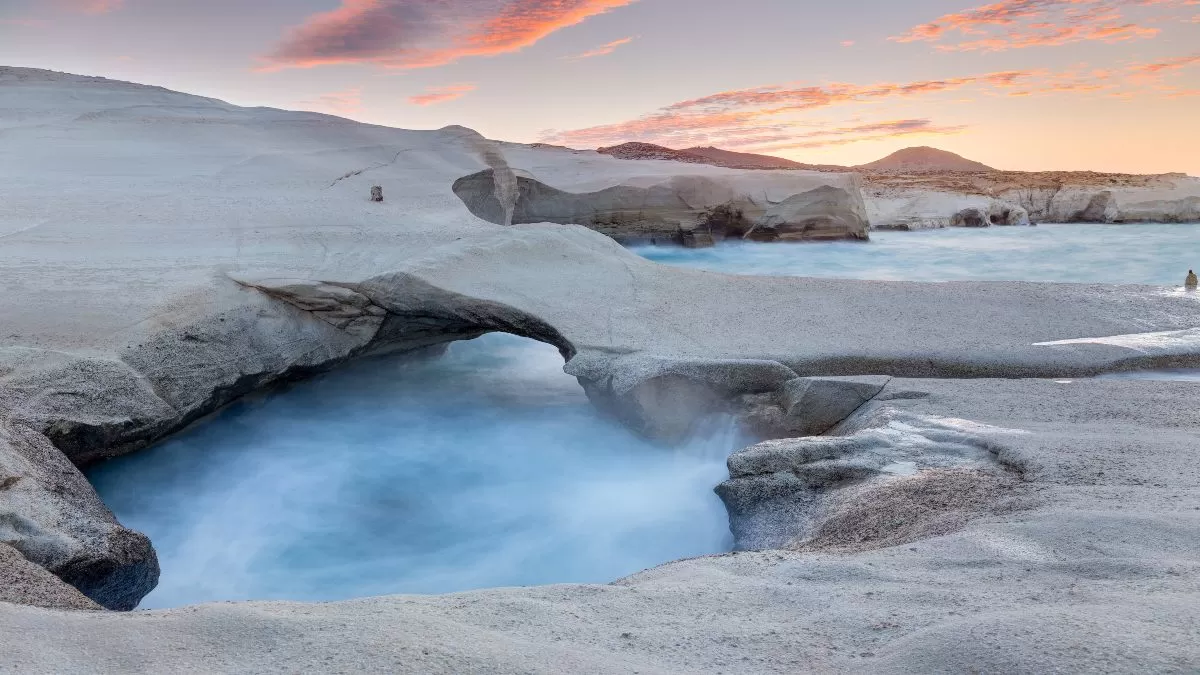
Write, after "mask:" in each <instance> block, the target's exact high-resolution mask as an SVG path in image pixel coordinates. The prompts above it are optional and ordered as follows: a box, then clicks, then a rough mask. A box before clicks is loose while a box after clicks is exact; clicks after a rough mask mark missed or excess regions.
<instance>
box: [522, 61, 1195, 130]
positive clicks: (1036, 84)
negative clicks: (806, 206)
mask: <svg viewBox="0 0 1200 675" xmlns="http://www.w3.org/2000/svg"><path fill="white" fill-rule="evenodd" d="M1196 64H1200V54H1197V55H1192V56H1183V57H1178V58H1173V59H1166V60H1163V61H1159V62H1155V63H1146V64H1134V65H1131V66H1129V67H1127V68H1124V69H1121V70H1116V71H1114V70H1103V69H1088V68H1086V67H1084V66H1080V67H1078V68H1076V69H1074V70H1070V71H1066V72H1059V73H1055V72H1050V71H1048V70H1045V69H1036V70H1009V71H998V72H993V73H984V74H981V75H973V76H968V77H957V78H946V79H940V80H919V81H916V82H884V83H876V84H869V85H860V84H850V83H829V84H824V85H812V86H795V85H768V86H763V87H753V88H749V89H738V90H732V91H723V92H718V93H715V94H710V95H708V96H702V97H699V98H694V99H689V100H686V101H680V102H678V103H673V104H671V105H668V106H665V107H663V108H660V109H659V110H657V111H655V112H652V113H650V114H647V115H643V116H641V117H638V118H636V119H632V120H626V121H623V122H617V123H614V124H605V125H599V126H593V127H587V128H584V129H572V130H550V131H547V132H545V133H544V134H543V135H542V140H543V141H545V142H548V143H554V144H557V145H568V146H573V147H600V146H605V145H615V144H618V143H622V142H625V141H644V142H649V143H658V144H661V145H666V146H671V147H690V146H696V145H716V146H721V147H731V148H755V149H757V150H759V151H768V150H771V149H774V150H778V149H788V148H814V147H822V146H828V145H844V144H847V143H858V142H863V141H866V140H878V139H881V138H891V137H894V136H901V135H917V134H949V133H959V132H961V131H962V130H963V127H962V126H938V125H935V124H933V123H932V122H931V121H929V120H924V119H916V120H893V121H888V122H874V123H864V124H860V125H857V126H847V127H838V128H834V129H822V128H819V129H818V130H816V131H808V130H806V128H811V127H813V123H812V122H811V121H809V120H806V119H805V118H804V116H805V115H806V114H808V113H810V112H811V111H815V110H819V109H825V108H831V107H835V106H852V105H863V104H872V103H877V102H880V101H885V100H891V99H908V98H915V97H921V96H932V95H938V94H954V95H955V97H956V100H961V99H962V98H963V94H962V93H961V92H966V91H970V92H976V93H979V94H982V95H985V96H1005V97H1013V98H1022V97H1030V96H1054V95H1059V96H1061V95H1073V96H1076V97H1079V96H1084V95H1105V96H1117V97H1125V96H1127V95H1130V94H1131V93H1132V92H1138V93H1139V94H1140V95H1159V96H1170V97H1178V96H1180V95H1184V94H1181V92H1182V91H1190V90H1181V89H1178V88H1171V87H1167V86H1166V85H1163V84H1161V83H1158V82H1157V81H1154V82H1149V83H1148V82H1147V81H1146V78H1159V77H1161V76H1162V74H1164V73H1172V72H1175V71H1177V70H1180V69H1183V68H1186V67H1188V66H1191V65H1196Z"/></svg>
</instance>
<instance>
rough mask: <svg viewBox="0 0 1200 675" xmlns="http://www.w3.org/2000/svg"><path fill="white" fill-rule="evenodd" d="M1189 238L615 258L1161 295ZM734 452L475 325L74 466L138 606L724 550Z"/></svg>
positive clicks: (604, 577)
mask: <svg viewBox="0 0 1200 675" xmlns="http://www.w3.org/2000/svg"><path fill="white" fill-rule="evenodd" d="M1197 240H1200V226H1197V225H1136V226H1132V225H1131V226H1099V225H1092V226H1085V225H1071V226H1043V227H1040V228H1033V229H1030V228H1004V229H992V230H985V231H963V230H942V231H936V232H919V233H876V234H875V235H874V241H873V242H872V243H870V244H849V243H848V244H818V245H812V244H806V245H789V244H767V245H763V244H741V243H736V244H733V243H729V244H725V245H723V246H722V247H719V248H717V249H707V250H684V249H673V248H651V247H643V248H637V249H635V250H637V251H638V252H639V253H641V254H642V255H644V256H646V257H648V258H651V259H653V260H658V261H660V262H664V263H666V264H676V265H685V266H692V267H701V268H706V269H713V270H717V271H724V272H731V273H743V274H745V273H754V274H783V275H811V276H825V277H845V278H879V279H909V280H926V281H946V280H955V279H1023V280H1031V281H1070V282H1084V283H1087V282H1107V283H1145V284H1158V285H1163V286H1170V285H1175V284H1179V283H1180V282H1181V281H1182V277H1183V274H1185V273H1186V271H1187V269H1188V268H1189V267H1200V247H1197V246H1196V245H1195V244H1194V242H1195V241H1197ZM1192 258H1194V260H1191V259H1192ZM1177 277H1178V278H1177ZM1124 377H1149V378H1155V379H1164V378H1165V379H1185V380H1197V379H1200V374H1197V373H1196V372H1195V371H1178V372H1172V373H1165V374H1164V373H1160V374H1132V375H1130V374H1127V375H1124ZM748 442H749V439H746V438H741V437H739V436H738V434H737V433H736V432H735V430H734V428H733V425H732V423H720V424H716V423H714V425H713V426H712V428H709V429H706V430H705V431H704V433H702V434H699V435H698V437H697V438H695V439H693V440H692V441H691V442H689V443H687V444H686V445H684V446H682V447H678V448H674V449H667V448H663V447H661V446H658V445H655V444H653V443H650V442H648V441H646V440H643V439H641V438H639V437H638V436H636V435H635V434H633V433H632V432H630V431H628V430H626V429H624V428H623V427H621V426H620V425H619V424H617V423H615V422H612V421H609V420H606V419H604V418H602V417H601V416H600V414H599V413H597V412H596V411H595V410H594V409H593V408H592V407H591V405H590V404H589V403H588V401H587V399H586V397H585V396H584V394H583V392H582V390H581V388H580V387H579V385H578V383H577V382H576V381H575V380H574V378H572V377H570V376H568V375H566V374H564V373H563V372H562V359H561V357H560V356H559V354H558V352H557V350H556V349H554V348H553V347H550V346H548V345H543V344H540V343H537V342H533V341H530V340H525V339H521V338H516V337H513V336H509V335H489V336H486V337H483V338H480V339H478V340H474V341H470V342H460V343H455V344H453V345H451V346H450V348H449V351H448V352H447V354H446V355H445V356H443V357H441V358H436V359H407V360H406V359H395V358H393V359H375V360H369V361H363V362H360V363H357V364H353V365H351V366H348V367H346V368H343V369H341V370H339V371H337V372H334V373H330V374H328V375H324V376H321V377H318V378H315V379H313V380H310V381H307V382H304V383H301V384H299V385H296V386H294V387H292V388H290V389H289V390H287V391H284V392H280V393H275V394H270V395H263V396H258V397H254V398H251V399H247V400H244V401H241V402H239V403H237V404H235V405H233V406H231V407H229V408H228V409H226V410H224V411H223V412H221V413H220V414H219V415H216V416H214V417H213V418H212V419H210V420H207V421H206V422H204V423H202V424H199V425H196V426H195V427H193V428H192V429H189V430H187V431H185V432H184V433H182V434H180V435H178V436H176V437H175V438H173V439H171V440H169V441H167V442H165V443H162V444H160V445H158V446H156V447H154V448H151V449H149V450H147V451H144V452H141V453H137V454H135V455H132V456H129V457H125V458H121V459H118V460H114V461H111V462H107V463H104V464H102V465H99V466H97V467H94V468H93V469H92V470H91V471H90V473H89V478H91V480H92V482H93V483H94V484H95V486H96V488H97V491H98V492H99V493H100V495H101V497H102V498H104V500H105V501H106V502H107V503H108V504H109V506H110V507H111V508H112V509H113V511H114V512H115V513H116V515H117V516H118V518H120V520H121V521H122V523H123V524H124V525H126V526H128V527H131V528H134V529H137V530H140V531H142V532H145V533H146V534H148V535H149V536H150V537H151V539H152V541H153V542H154V545H155V548H156V549H157V551H158V554H159V558H160V561H161V564H162V579H161V581H160V584H159V586H158V588H157V589H156V590H155V591H154V592H153V593H151V594H150V595H149V596H148V597H147V598H146V600H145V601H144V602H143V603H142V607H145V608H153V607H174V606H180V605H185V604H195V603H200V602H208V601H218V600H248V599H287V600H307V601H318V600H337V599H345V598H353V597H362V596H372V595H385V594H394V593H442V592H452V591H462V590H469V589H475V588H484V587H497V586H514V585H534V584H548V583H566V582H597V583H604V582H609V581H612V580H614V579H617V578H619V577H622V576H625V575H628V574H631V573H634V572H637V571H640V570H642V569H645V568H647V567H652V566H654V565H657V564H660V563H663V562H667V561H670V560H675V559H679V558H685V557H690V556H696V555H704V554H710V553H717V552H722V551H726V550H728V549H729V548H730V546H731V545H732V539H731V536H730V533H729V528H728V520H727V515H726V513H725V510H724V508H723V506H722V504H721V502H720V500H719V499H718V498H717V497H716V496H715V495H714V494H713V491H712V489H713V487H715V486H716V485H717V484H718V483H720V482H721V481H722V480H724V479H725V478H726V477H727V473H726V468H725V460H726V458H727V457H728V455H729V453H730V452H732V451H734V450H736V449H738V448H739V447H742V446H744V445H745V444H747V443H748Z"/></svg>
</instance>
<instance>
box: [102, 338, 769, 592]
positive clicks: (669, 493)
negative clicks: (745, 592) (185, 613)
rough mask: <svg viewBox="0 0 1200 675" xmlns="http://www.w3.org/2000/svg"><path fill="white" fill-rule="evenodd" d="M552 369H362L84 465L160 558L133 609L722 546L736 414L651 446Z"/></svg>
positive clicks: (604, 578) (509, 364) (500, 581)
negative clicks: (679, 440) (672, 442)
mask: <svg viewBox="0 0 1200 675" xmlns="http://www.w3.org/2000/svg"><path fill="white" fill-rule="evenodd" d="M562 365H563V362H562V357H561V356H559V354H558V351H557V350H556V349H554V348H553V347H550V346H548V345H543V344H541V343H537V342H533V341H530V340H524V339H521V338H516V337H512V336H508V335H490V336H486V337H483V338H480V339H478V340H474V341H470V342H460V343H455V344H453V345H451V346H450V348H449V352H448V353H447V354H446V355H445V356H443V357H441V358H436V359H424V360H415V361H414V360H407V361H406V360H401V359H395V358H393V359H377V360H370V361H364V362H361V363H358V364H355V365H351V366H349V367H346V368H343V369H341V370H339V371H337V372H334V373H331V374H328V375H325V376H322V377H318V378H316V379H314V380H311V381H307V382H304V383H302V384H299V385H297V386H294V387H293V388H291V389H290V390H288V391H286V392H283V393H277V394H274V395H269V396H265V397H260V398H257V399H253V400H247V401H243V402H241V403H238V404H235V405H233V406H232V407H230V408H228V409H226V410H225V411H223V412H222V413H220V414H219V415H217V416H215V418H213V419H210V420H208V421H206V422H204V423H202V424H200V425H197V426H196V427H194V428H192V429H190V430H188V431H185V432H184V433H182V434H180V435H179V436H177V437H175V438H173V439H171V440H169V441H167V442H165V443H163V444H161V445H159V446H157V447H154V448H151V449H149V450H146V451H143V452H140V453H137V454H135V455H132V456H128V457H124V458H121V459H118V460H114V461H110V462H107V463H105V464H103V465H100V466H98V467H96V468H95V469H93V470H92V471H91V472H90V475H89V477H90V478H91V480H92V482H93V484H94V485H95V486H96V489H97V491H98V492H99V493H100V496H101V497H102V498H103V499H104V500H105V501H106V502H107V503H108V505H109V506H110V507H111V508H112V510H113V511H114V512H115V513H116V515H117V517H118V518H119V519H120V520H121V522H122V523H123V524H124V525H126V526H127V527H131V528H134V529H137V530H139V531H141V532H144V533H146V534H147V535H149V536H150V538H151V540H152V541H153V543H154V546H155V548H156V550H157V551H158V556H159V561H160V563H161V565H162V578H161V581H160V583H159V586H158V588H157V589H156V590H155V591H154V592H153V593H151V594H150V595H149V596H148V597H147V598H146V600H145V601H144V602H143V604H142V606H143V607H174V606H180V605H185V604H194V603H200V602H207V601H216V600H249V599H287V600H305V601H320V600H337V599H343V598H353V597H362V596H374V595H385V594H393V593H443V592H451V591H462V590H468V589H475V588H484V587H498V586H518V585H533V584H549V583H559V582H597V583H607V582H611V581H613V580H615V579H617V578H620V577H622V576H625V575H629V574H632V573H634V572H638V571H640V570H643V569H645V568H648V567H653V566H655V565H658V564H661V563H664V562H667V561H670V560H675V559H679V558H685V557H691V556H698V555H704V554H711V553H718V552H723V551H727V550H729V549H730V547H731V546H732V539H731V536H730V534H729V525H728V516H727V514H726V512H725V509H724V507H723V506H722V504H721V502H720V500H719V499H718V498H717V497H716V495H715V494H714V493H713V488H714V487H715V486H716V485H717V484H718V483H720V482H721V481H722V480H724V479H725V478H726V477H727V472H726V468H725V460H726V458H727V457H728V455H729V453H730V452H732V451H733V450H735V449H736V448H738V447H741V446H742V445H744V444H746V442H745V441H744V440H740V439H738V438H736V437H735V434H734V432H733V425H732V423H731V422H721V421H720V420H714V422H713V425H712V426H711V427H710V428H708V429H705V430H704V431H703V432H702V433H701V434H699V435H698V437H697V438H696V439H694V440H693V441H691V442H689V443H687V444H685V445H683V446H681V447H677V448H665V447H662V446H659V445H656V444H653V443H650V442H648V441H646V440H644V439H642V438H639V437H638V436H636V435H634V434H633V433H631V432H630V431H628V430H626V429H625V428H623V427H622V426H620V425H619V424H617V423H614V422H611V421H609V420H606V419H603V418H602V417H601V416H600V415H599V414H598V413H597V412H596V411H595V410H594V409H593V407H592V406H591V405H590V404H589V402H588V401H587V399H586V397H585V396H584V394H583V391H582V389H581V388H580V386H579V384H578V383H577V382H576V381H575V379H574V378H572V377H570V376H568V375H566V374H564V373H563V372H562Z"/></svg>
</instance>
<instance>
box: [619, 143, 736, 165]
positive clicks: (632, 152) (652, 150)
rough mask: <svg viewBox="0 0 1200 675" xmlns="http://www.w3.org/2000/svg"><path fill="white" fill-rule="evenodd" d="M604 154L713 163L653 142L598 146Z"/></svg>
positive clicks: (627, 157) (622, 157)
mask: <svg viewBox="0 0 1200 675" xmlns="http://www.w3.org/2000/svg"><path fill="white" fill-rule="evenodd" d="M596 152H598V153H600V154H602V155H612V156H613V157H616V158H617V159H667V160H671V161H674V162H687V163H688V164H712V163H713V162H711V161H709V160H708V159H707V158H705V157H701V156H700V155H694V154H692V153H690V152H687V151H685V150H672V149H671V148H666V147H663V146H661V145H655V144H653V143H622V144H620V145H614V146H611V147H607V148H596Z"/></svg>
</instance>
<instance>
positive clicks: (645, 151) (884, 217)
mask: <svg viewBox="0 0 1200 675" xmlns="http://www.w3.org/2000/svg"><path fill="white" fill-rule="evenodd" d="M598 152H600V153H602V154H608V155H612V156H613V157H617V158H620V159H624V160H629V161H634V160H640V161H645V160H673V161H675V162H677V163H686V164H712V165H714V166H721V167H726V168H732V167H737V168H757V169H792V170H797V169H803V170H807V171H818V172H824V173H835V174H836V173H846V172H855V173H858V174H860V175H861V176H862V180H863V188H862V192H863V198H864V200H865V202H866V208H867V212H868V214H869V220H870V224H871V229H879V230H920V229H929V228H942V227H990V226H992V225H1030V224H1036V223H1187V222H1200V178H1194V177H1190V176H1186V175H1183V174H1161V175H1132V174H1105V173H1094V172H1086V171H1046V172H1025V171H999V170H996V169H992V168H991V167H988V166H985V165H983V164H980V163H979V162H975V161H972V160H969V159H966V158H963V157H960V156H958V155H955V154H953V153H949V152H945V151H942V150H938V149H936V148H924V147H922V148H907V149H905V150H901V151H899V152H896V153H894V154H892V155H890V156H888V157H885V158H883V159H881V160H879V161H877V162H872V163H870V164H864V165H862V166H857V167H842V166H823V165H810V164H800V163H797V162H792V161H790V160H786V159H781V158H778V157H770V156H767V155H754V154H747V153H732V152H726V151H721V150H716V149H714V148H689V149H687V150H672V149H670V148H664V147H661V146H657V145H651V144H647V143H626V144H623V145H620V146H615V147H612V148H601V149H600V150H599V151H598Z"/></svg>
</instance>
